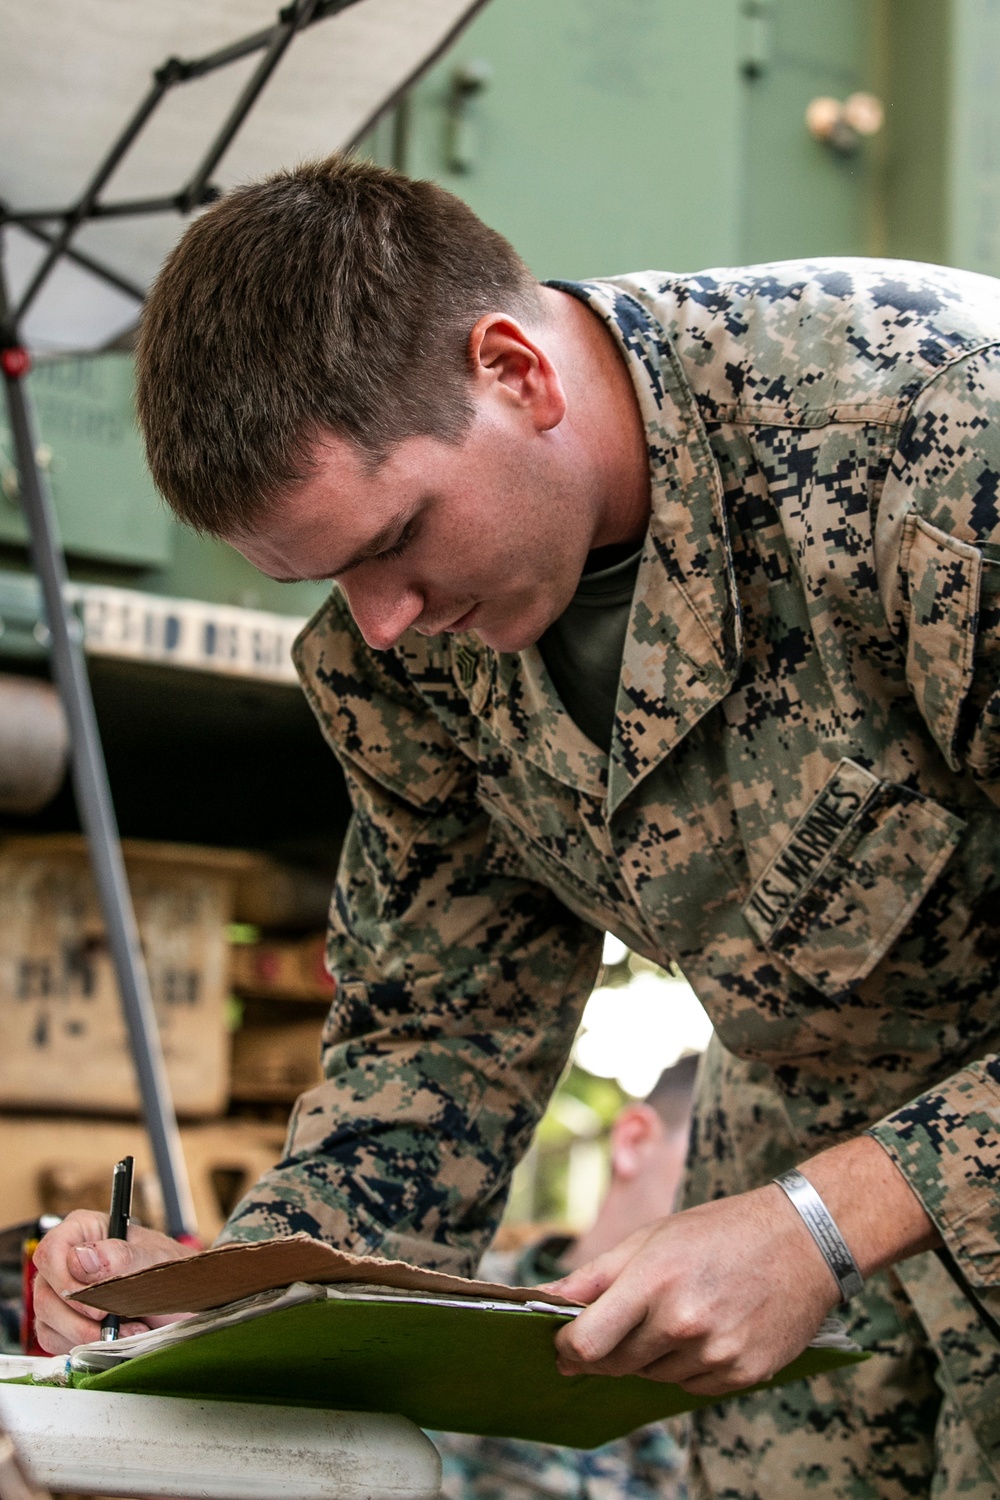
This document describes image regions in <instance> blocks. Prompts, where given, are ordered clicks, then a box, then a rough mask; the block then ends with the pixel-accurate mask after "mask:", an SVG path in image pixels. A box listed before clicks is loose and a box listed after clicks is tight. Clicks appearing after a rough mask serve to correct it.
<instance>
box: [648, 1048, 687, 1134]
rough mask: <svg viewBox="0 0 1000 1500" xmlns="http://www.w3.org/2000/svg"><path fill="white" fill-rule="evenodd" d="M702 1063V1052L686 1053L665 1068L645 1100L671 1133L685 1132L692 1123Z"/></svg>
mask: <svg viewBox="0 0 1000 1500" xmlns="http://www.w3.org/2000/svg"><path fill="white" fill-rule="evenodd" d="M700 1062H701V1053H700V1052H685V1054H684V1056H683V1057H681V1058H678V1060H677V1062H675V1063H674V1064H673V1066H672V1067H669V1068H664V1070H663V1072H662V1073H661V1074H660V1076H659V1078H658V1079H657V1080H656V1082H655V1083H654V1085H653V1087H652V1088H651V1089H650V1091H649V1093H648V1094H647V1095H646V1097H645V1099H644V1100H643V1103H644V1104H648V1105H649V1107H650V1108H651V1109H655V1110H656V1113H657V1114H658V1115H659V1117H660V1119H661V1120H662V1121H663V1123H664V1125H665V1126H666V1127H667V1129H668V1130H671V1131H673V1130H686V1129H687V1128H688V1125H689V1124H690V1120H691V1109H692V1106H693V1104H694V1086H695V1078H696V1075H697V1072H698V1064H699V1063H700Z"/></svg>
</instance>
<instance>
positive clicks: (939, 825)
mask: <svg viewBox="0 0 1000 1500" xmlns="http://www.w3.org/2000/svg"><path fill="white" fill-rule="evenodd" d="M965 826H966V825H965V823H964V821H963V820H962V819H961V818H957V817H955V816H954V814H952V813H950V812H948V811H947V810H946V809H945V808H943V807H940V806H939V805H938V804H937V803H936V802H932V801H931V800H930V799H929V798H927V797H922V796H920V794H919V793H917V792H911V791H910V790H909V789H908V788H907V787H903V786H898V785H897V784H896V783H894V782H890V781H881V780H880V779H879V778H878V777H877V776H875V775H873V774H872V772H871V771H868V770H866V769H865V767H864V766H859V765H858V764H857V763H856V762H855V761H852V760H846V759H845V760H841V761H840V762H839V763H838V765H837V766H836V768H835V769H834V772H833V774H832V775H831V776H830V777H829V779H828V780H827V782H826V784H825V786H824V787H823V789H822V791H821V792H820V793H819V795H818V796H817V797H816V798H815V799H814V801H813V802H812V803H811V805H810V806H809V808H808V810H807V811H806V813H805V815H804V816H803V817H802V818H801V819H800V821H799V822H798V823H797V824H796V826H795V829H794V830H793V832H792V834H791V837H790V838H789V839H787V840H786V842H785V843H784V844H783V845H782V847H781V848H780V849H779V850H778V853H777V854H776V855H775V857H774V858H773V859H772V860H771V862H770V864H769V865H768V866H767V868H766V870H765V871H764V872H763V874H762V875H761V876H760V878H759V879H758V880H757V881H756V883H755V884H754V887H753V889H752V890H751V892H750V897H749V900H748V901H747V903H746V905H745V906H744V908H743V915H744V916H745V917H746V920H747V922H748V923H749V925H750V926H751V927H752V928H753V931H754V932H755V933H756V935H757V937H758V938H759V939H760V941H761V942H762V943H763V944H764V946H765V947H766V948H768V949H770V951H771V952H772V953H775V954H777V955H778V956H779V957H780V958H781V959H782V960H783V962H784V963H786V964H787V965H788V967H789V968H790V969H792V970H793V971H794V972H795V973H796V974H798V975H799V976H800V978H802V979H805V980H806V981H807V982H808V983H809V984H811V985H813V987H814V988H815V989H818V990H819V991H820V992H821V993H822V994H824V995H827V996H830V997H834V998H835V997H837V996H838V995H840V994H842V993H843V992H844V991H845V990H847V989H849V988H850V987H851V985H853V984H856V983H857V982H858V981H859V980H861V979H863V978H864V977H865V975H866V974H868V973H870V972H871V970H872V969H873V968H874V967H875V965H876V964H877V963H878V961H879V959H880V958H882V957H883V956H884V954H886V953H887V952H888V950H889V949H890V948H891V947H892V945H893V943H894V942H895V941H896V939H897V938H898V937H899V935H900V933H901V932H902V931H903V928H904V927H905V926H906V924H907V923H908V922H909V921H910V919H911V917H912V916H913V914H914V912H915V911H916V909H917V907H918V906H919V905H920V903H921V901H922V900H923V899H924V896H925V895H926V894H927V892H928V891H929V890H930V888H931V886H932V885H933V884H934V882H935V880H936V879H937V877H938V875H939V874H940V873H941V871H942V869H943V868H944V866H945V864H946V863H947V861H948V859H949V858H950V856H951V854H952V851H953V850H954V848H955V846H956V844H957V843H958V840H959V838H960V837H961V835H962V832H963V830H964V828H965Z"/></svg>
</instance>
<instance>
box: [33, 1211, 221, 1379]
mask: <svg viewBox="0 0 1000 1500" xmlns="http://www.w3.org/2000/svg"><path fill="white" fill-rule="evenodd" d="M107 1233H108V1216H107V1214H102V1213H98V1212H97V1211H96V1210H91V1209H83V1208H78V1209H74V1211H73V1212H72V1213H71V1214H68V1215H67V1217H66V1218H65V1219H63V1221H62V1223H61V1224H58V1225H57V1226H56V1228H55V1229H50V1230H49V1232H48V1234H46V1235H45V1236H43V1238H42V1240H41V1241H40V1243H39V1245H38V1249H37V1250H36V1251H35V1257H34V1258H35V1266H36V1268H37V1271H38V1275H37V1277H36V1279H35V1329H36V1334H37V1337H38V1342H39V1343H40V1344H41V1346H42V1348H43V1349H47V1350H48V1351H49V1353H50V1354H66V1353H67V1352H68V1351H69V1350H70V1349H72V1348H73V1347H74V1346H75V1345H76V1344H89V1343H92V1342H93V1341H94V1340H95V1339H99V1338H100V1336H101V1319H102V1318H103V1317H104V1316H105V1315H104V1313H103V1312H100V1311H98V1309H97V1308H94V1307H86V1306H84V1304H83V1303H82V1302H74V1301H73V1300H72V1295H71V1294H72V1293H73V1292H79V1291H83V1289H84V1288H85V1287H89V1286H92V1285H93V1283H94V1282H95V1281H103V1280H104V1279H105V1278H106V1277H108V1276H124V1275H127V1274H128V1272H130V1271H141V1270H144V1269H145V1267H146V1266H155V1265H158V1264H159V1263H160V1262H161V1261H166V1260H184V1259H185V1258H186V1257H187V1256H189V1255H194V1254H195V1251H194V1250H193V1249H190V1248H189V1247H187V1246H185V1245H179V1244H178V1243H177V1241H176V1240H172V1239H170V1238H169V1236H167V1235H165V1234H160V1233H159V1232H158V1231H157V1230H155V1229H143V1228H142V1227H141V1225H138V1224H132V1225H130V1226H129V1231H128V1240H109V1239H108V1238H107ZM176 1321H177V1317H176V1315H174V1316H171V1317H155V1318H146V1319H144V1320H143V1321H142V1322H123V1323H122V1324H121V1327H120V1330H119V1332H120V1334H121V1335H122V1336H123V1337H124V1336H125V1335H127V1334H130V1333H144V1332H145V1331H146V1330H147V1329H148V1328H159V1327H161V1326H162V1325H163V1324H164V1323H175V1322H176Z"/></svg>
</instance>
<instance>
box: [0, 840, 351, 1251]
mask: <svg viewBox="0 0 1000 1500" xmlns="http://www.w3.org/2000/svg"><path fill="white" fill-rule="evenodd" d="M124 849H125V859H126V867H127V870H128V875H129V883H130V886H131V889H132V894H133V900H134V904H135V908H136V917H137V921H138V924H139V930H140V936H141V939H142V944H143V950H144V953H145V957H146V964H147V968H148V971H149V978H150V987H151V990H152V994H153V1002H154V1006H155V1009H156V1014H157V1020H158V1022H159V1027H160V1035H161V1038H162V1043H163V1050H164V1056H165V1061H166V1067H167V1074H168V1077H169V1081H170V1087H171V1091H172V1094H173V1098H174V1104H175V1107H176V1110H177V1113H178V1116H179V1118H180V1120H181V1136H182V1142H183V1146H184V1152H185V1156H186V1158H187V1164H188V1171H189V1174H190V1177H191V1186H192V1193H193V1196H194V1200H195V1209H196V1213H197V1217H198V1229H199V1232H200V1234H201V1236H202V1238H203V1239H204V1240H205V1241H206V1242H210V1241H211V1240H212V1239H214V1237H215V1235H216V1234H217V1233H218V1231H219V1229H220V1228H221V1226H222V1224H223V1222H224V1220H225V1218H226V1216H227V1214H228V1213H229V1211H230V1209H231V1208H232V1207H233V1205H234V1204H235V1202H236V1201H238V1199H239V1197H240V1196H241V1195H242V1193H243V1192H244V1191H245V1190H246V1189H247V1188H249V1187H250V1186H252V1184H253V1182H254V1181H255V1180H256V1179H257V1177H259V1176H260V1175H261V1173H262V1172H263V1171H265V1170H266V1169H267V1168H268V1167H269V1166H271V1165H273V1163H274V1162H275V1161H276V1160H278V1158H279V1157H280V1155H281V1150H282V1145H283V1141H284V1118H285V1116H286V1115H287V1109H288V1106H289V1105H290V1104H291V1103H292V1102H293V1101H294V1098H295V1097H296V1095H297V1094H298V1093H299V1092H301V1090H302V1089H303V1088H307V1087H309V1086H311V1085H312V1084H313V1083H315V1082H317V1081H318V1079H319V1076H320V1074H319V1044H320V1031H321V1028H322V1024H323V1018H324V1016H325V1013H326V1009H327V1008H328V1006H329V1002H330V998H331V996H332V993H333V982H332V980H330V979H329V977H328V976H327V975H326V973H325V970H324V969H323V968H322V935H321V934H320V933H319V932H315V933H308V932H307V933H306V934H304V935H303V934H301V933H300V934H296V935H295V936H288V935H287V933H286V932H282V933H279V934H277V935H276V934H274V933H270V934H269V933H267V932H266V931H262V930H260V929H252V930H251V929H248V928H247V927H246V926H245V925H244V926H243V927H242V928H238V929H235V930H236V931H237V932H238V933H239V935H240V936H242V937H243V938H244V940H245V939H247V938H248V937H250V938H252V939H253V941H250V942H246V941H244V942H243V943H242V944H241V945H240V946H238V947H235V948H234V947H232V945H231V942H230V939H231V936H232V934H233V932H234V927H233V921H234V918H236V917H244V918H245V917H247V916H248V915H250V916H254V915H257V916H259V915H262V914H263V915H265V916H266V915H268V913H270V914H271V915H277V916H279V917H281V916H282V915H284V918H285V920H286V922H287V920H288V917H289V913H290V912H291V910H292V908H293V907H294V906H295V904H296V899H297V902H298V911H299V913H300V914H301V911H302V908H303V902H302V899H301V898H302V892H301V890H298V892H297V897H296V891H295V890H290V887H289V882H290V880H291V876H290V874H289V873H288V872H286V871H283V870H282V869H281V868H280V867H277V866H272V865H271V864H270V862H269V861H266V860H264V859H262V857H260V856H257V855H250V854H242V853H238V852H232V851H223V850H208V849H194V848H190V847H186V846H178V845H166V844H147V843H141V842H130V841H126V843H125V846H124ZM294 884H295V883H294V881H292V885H293V886H294ZM300 884H301V882H300ZM313 885H314V886H316V885H317V882H315V881H314V882H313ZM318 889H319V892H320V893H321V892H322V882H320V883H319V886H318ZM316 894H317V892H316V890H314V891H313V893H312V895H313V900H312V906H311V908H309V903H308V902H307V903H306V906H307V908H309V910H311V912H312V914H313V915H312V919H313V920H319V918H320V917H321V913H322V900H320V902H319V907H318V913H319V915H318V916H317V901H316V899H315V898H316ZM290 897H291V898H295V899H291V900H290ZM244 900H245V905H241V903H243V902H244ZM234 995H235V996H237V997H238V998H237V999H235V1000H234ZM234 1025H235V1027H236V1029H235V1030H234ZM139 1113H140V1111H139V1097H138V1091H137V1089H136V1085H135V1077H134V1070H133V1066H132V1060H131V1053H130V1050H129V1045H128V1039H127V1035H126V1031H125V1027H124V1024H123V1022H122V1018H121V1008H120V1003H119V998H118V989H117V984H116V981H115V977H114V970H113V967H112V964H111V959H110V954H109V952H108V948H107V942H106V938H105V933H104V925H103V921H102V918H101V914H100V908H99V904H98V900H97V894H96V891H95V889H94V885H93V881H92V878H91V875H90V869H89V864H88V860H87V854H86V849H85V846H84V844H83V841H82V839H80V838H79V837H75V836H69V835H55V836H42V837H31V838H24V837H17V838H7V839H4V840H2V841H0V1226H2V1225H3V1224H5V1223H12V1222H14V1221H17V1220H20V1219H25V1218H29V1217H31V1216H33V1215H35V1214H38V1213H43V1212H44V1213H58V1214H63V1213H66V1212H68V1211H69V1210H70V1209H72V1208H76V1207H102V1208H103V1207H106V1206H107V1197H108V1188H109V1183H110V1171H111V1166H112V1164H113V1163H114V1162H115V1161H116V1160H117V1159H118V1158H120V1157H121V1156H123V1155H125V1154H126V1153H131V1154H132V1155H134V1156H135V1157H136V1167H137V1195H136V1205H135V1207H136V1213H137V1216H138V1217H140V1218H142V1219H143V1220H145V1221H146V1222H148V1223H152V1224H156V1223H157V1222H159V1221H160V1220H161V1205H160V1202H159V1195H158V1189H157V1183H156V1177H155V1174H154V1172H153V1169H152V1162H151V1157H150V1152H149V1148H148V1143H147V1141H146V1137H145V1132H144V1130H143V1128H142V1126H141V1124H140V1122H139Z"/></svg>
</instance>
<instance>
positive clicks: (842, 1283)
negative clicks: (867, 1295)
mask: <svg viewBox="0 0 1000 1500" xmlns="http://www.w3.org/2000/svg"><path fill="white" fill-rule="evenodd" d="M774 1181H775V1183H776V1184H777V1186H778V1187H780V1188H781V1191H782V1192H783V1193H784V1194H785V1197H786V1198H787V1199H788V1200H789V1202H790V1203H791V1205H792V1207H793V1208H794V1209H795V1211H796V1213H797V1214H798V1216H799V1218H800V1219H801V1220H802V1222H803V1224H804V1225H805V1226H806V1228H807V1229H808V1231H809V1233H810V1234H811V1235H812V1237H813V1241H814V1243H815V1245H816V1248H817V1249H818V1250H819V1253H820V1255H822V1257H823V1259H824V1260H825V1261H826V1264H827V1268H828V1270H829V1272H830V1275H831V1276H832V1277H833V1279H834V1282H835V1283H836V1286H837V1290H838V1292H839V1293H840V1300H841V1302H842V1303H846V1302H850V1300H851V1298H852V1297H856V1296H857V1295H858V1293H859V1292H860V1290H861V1288H862V1287H863V1286H864V1281H863V1279H862V1276H861V1272H860V1271H859V1270H858V1267H857V1263H856V1262H855V1259H854V1256H853V1255H852V1254H851V1252H850V1250H849V1248H848V1246H847V1242H846V1240H845V1239H844V1236H843V1235H842V1234H841V1232H840V1230H839V1229H838V1227H837V1222H836V1220H835V1219H834V1217H833V1215H832V1214H831V1212H830V1210H829V1209H828V1208H827V1206H826V1204H825V1203H824V1202H823V1199H822V1198H821V1197H820V1195H819V1193H817V1191H816V1189H815V1188H814V1187H813V1185H812V1183H811V1182H810V1181H809V1179H808V1177H805V1176H803V1174H802V1173H801V1172H800V1171H798V1169H797V1168H795V1167H793V1168H792V1169H791V1171H789V1172H783V1173H782V1174H781V1176H780V1177H776V1178H775V1179H774Z"/></svg>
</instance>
